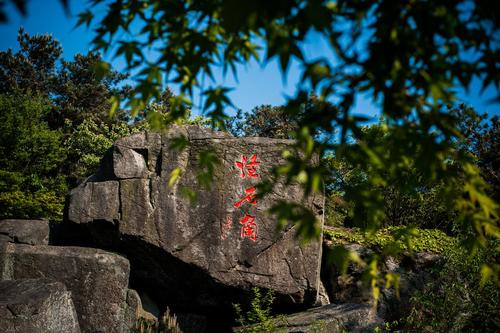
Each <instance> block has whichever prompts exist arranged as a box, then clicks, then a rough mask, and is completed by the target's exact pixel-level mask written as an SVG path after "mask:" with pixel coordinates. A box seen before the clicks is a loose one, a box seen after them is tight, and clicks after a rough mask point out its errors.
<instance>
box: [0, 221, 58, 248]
mask: <svg viewBox="0 0 500 333" xmlns="http://www.w3.org/2000/svg"><path fill="white" fill-rule="evenodd" d="M0 235H2V236H7V237H8V238H7V237H2V238H3V239H4V240H5V241H10V242H13V243H22V244H29V245H48V244H49V222H48V221H47V220H14V219H8V220H0ZM0 241H1V240H0Z"/></svg>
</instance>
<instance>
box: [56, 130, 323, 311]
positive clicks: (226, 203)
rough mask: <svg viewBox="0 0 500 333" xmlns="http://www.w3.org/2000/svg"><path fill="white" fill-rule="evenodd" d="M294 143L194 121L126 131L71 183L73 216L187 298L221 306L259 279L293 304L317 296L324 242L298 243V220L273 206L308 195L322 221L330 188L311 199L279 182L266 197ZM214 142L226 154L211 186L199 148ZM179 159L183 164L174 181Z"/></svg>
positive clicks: (154, 284) (155, 288)
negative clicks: (282, 217) (179, 146)
mask: <svg viewBox="0 0 500 333" xmlns="http://www.w3.org/2000/svg"><path fill="white" fill-rule="evenodd" d="M179 135H183V136H184V137H186V138H187V139H188V141H189V146H188V148H186V149H185V150H183V151H182V152H178V151H175V150H173V149H171V148H170V146H171V145H172V143H173V138H174V137H177V136H179ZM291 144H292V142H291V141H289V140H277V139H269V138H235V137H232V136H230V135H227V134H224V133H220V132H212V131H208V130H205V129H201V128H198V127H194V126H187V127H176V128H174V129H171V130H170V131H169V132H168V133H164V134H159V133H153V132H143V133H139V134H135V135H132V136H130V137H126V138H123V139H120V140H118V141H117V142H115V144H114V145H113V147H112V149H111V150H110V151H109V152H108V153H107V155H106V156H105V158H104V159H103V161H102V164H101V167H100V170H99V172H98V173H97V174H96V175H94V176H92V177H90V178H89V179H87V180H86V181H85V182H84V183H82V184H81V185H80V186H78V187H77V188H75V189H74V190H72V191H71V193H70V196H69V200H68V206H67V214H66V215H67V216H66V221H65V222H66V224H67V225H71V226H73V227H75V228H79V230H80V231H90V233H91V234H92V239H93V240H94V241H97V242H98V243H100V244H99V245H100V246H107V247H112V248H113V249H114V250H117V251H120V252H124V253H125V254H126V255H127V257H128V258H129V259H130V262H131V267H132V279H135V280H136V281H142V282H143V283H146V282H147V284H148V286H149V287H150V288H151V290H149V293H150V294H154V295H155V296H156V297H159V298H161V299H168V302H169V303H170V304H171V303H172V302H173V303H174V306H175V304H177V306H178V308H182V307H183V302H184V303H186V307H187V304H189V307H190V308H192V307H193V306H200V307H210V306H217V305H219V303H220V302H224V300H228V299H229V301H231V300H232V299H231V297H229V298H228V297H227V296H228V295H235V294H238V290H249V289H250V288H251V287H253V286H257V287H261V288H268V289H272V290H274V291H275V292H276V293H277V294H278V295H280V296H282V297H281V300H283V301H284V302H285V303H288V304H304V305H307V304H313V303H314V302H315V300H316V297H317V293H318V288H319V282H320V280H319V272H320V257H321V243H320V241H319V240H318V241H314V242H311V243H309V244H308V245H305V246H299V241H298V240H296V239H295V238H294V236H295V228H294V227H293V226H288V227H286V228H285V229H283V230H281V231H277V230H276V223H277V221H276V219H275V218H273V217H272V216H270V215H268V213H267V210H268V209H269V208H270V207H271V206H273V205H274V204H275V203H276V202H277V201H278V200H288V201H295V202H301V203H303V204H305V205H306V206H308V207H310V208H312V209H313V211H314V212H315V214H316V215H317V217H318V220H319V221H321V223H322V214H323V197H322V196H319V195H316V196H310V197H308V198H306V199H304V198H303V192H302V191H301V189H300V188H299V186H297V185H290V186H285V185H278V187H276V188H275V189H274V191H273V193H272V194H270V195H268V196H266V197H265V198H263V199H256V198H255V197H254V195H255V194H256V192H253V189H254V187H255V185H256V184H257V183H258V182H259V181H260V180H261V179H264V178H266V177H267V176H269V175H270V172H271V169H272V167H273V166H275V165H278V164H280V163H283V162H284V160H283V158H282V150H283V149H284V148H286V147H287V146H290V145H291ZM207 149H209V150H211V151H212V152H213V153H214V154H215V156H217V158H218V160H219V161H220V164H218V165H216V167H215V170H214V178H213V183H212V187H211V188H210V189H207V188H205V187H203V186H201V184H200V178H199V177H198V174H199V171H200V170H199V168H198V166H199V163H200V162H199V161H200V159H199V158H198V157H199V156H200V154H203V151H206V150H207ZM206 156H207V155H205V157H206ZM178 167H179V168H181V169H182V170H183V174H182V176H181V177H180V179H179V181H177V182H176V183H175V185H173V186H172V187H170V186H169V180H170V176H171V172H172V171H173V170H174V169H175V168H178ZM186 189H187V190H188V191H189V190H191V191H193V192H194V193H197V197H198V199H197V201H195V202H194V203H193V204H191V203H190V201H189V200H188V199H187V198H186V196H183V195H182V193H183V192H186Z"/></svg>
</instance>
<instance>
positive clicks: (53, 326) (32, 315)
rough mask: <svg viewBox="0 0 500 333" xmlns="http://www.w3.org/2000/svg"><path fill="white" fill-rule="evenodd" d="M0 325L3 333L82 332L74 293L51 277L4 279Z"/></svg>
mask: <svg viewBox="0 0 500 333" xmlns="http://www.w3.org/2000/svg"><path fill="white" fill-rule="evenodd" d="M0 327H1V330H2V332H3V333H61V332H65V333H80V327H79V325H78V319H77V316H76V311H75V307H74V306H73V301H72V299H71V292H69V291H68V290H67V289H66V287H65V286H64V284H62V283H61V282H57V281H53V280H49V279H23V280H7V281H0Z"/></svg>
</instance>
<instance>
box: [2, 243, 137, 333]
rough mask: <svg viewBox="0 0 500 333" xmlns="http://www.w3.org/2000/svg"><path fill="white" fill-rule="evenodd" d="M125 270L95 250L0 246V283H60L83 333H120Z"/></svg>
mask: <svg viewBox="0 0 500 333" xmlns="http://www.w3.org/2000/svg"><path fill="white" fill-rule="evenodd" d="M129 269H130V268H129V263H128V260H127V259H125V258H124V257H122V256H119V255H117V254H113V253H108V252H106V251H102V250H97V249H90V248H79V247H56V246H47V245H37V246H30V245H24V244H12V243H3V244H0V277H1V279H2V280H17V279H30V278H42V277H43V278H49V279H51V280H55V281H60V282H62V283H64V285H66V287H67V288H68V289H69V290H70V291H71V293H72V299H73V303H74V305H75V308H76V311H77V314H78V321H79V324H80V328H81V329H82V331H83V332H123V330H124V329H125V328H124V327H123V326H124V325H125V324H124V322H125V311H126V309H125V304H126V296H127V286H128V278H129ZM60 332H64V331H60Z"/></svg>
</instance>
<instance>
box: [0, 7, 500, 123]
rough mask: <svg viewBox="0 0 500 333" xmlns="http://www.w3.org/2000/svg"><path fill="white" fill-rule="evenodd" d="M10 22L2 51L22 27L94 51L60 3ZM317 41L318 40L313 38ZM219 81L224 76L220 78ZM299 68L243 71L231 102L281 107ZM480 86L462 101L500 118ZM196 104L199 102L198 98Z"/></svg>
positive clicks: (323, 49)
mask: <svg viewBox="0 0 500 333" xmlns="http://www.w3.org/2000/svg"><path fill="white" fill-rule="evenodd" d="M85 3H86V1H70V11H71V14H73V15H76V14H77V13H78V12H80V11H82V10H83V9H84V7H85ZM7 14H8V17H9V22H8V23H4V24H0V36H1V39H0V50H6V49H8V48H12V49H14V50H15V49H17V41H16V37H17V31H18V29H19V27H20V26H23V27H24V28H25V30H26V31H27V32H28V33H30V34H42V33H50V34H52V35H53V36H54V38H55V39H57V40H58V41H60V42H61V44H62V47H63V49H64V54H63V56H64V58H67V59H70V58H72V57H73V55H75V54H77V53H86V52H88V51H89V50H90V41H91V39H92V32H91V31H88V30H87V29H85V28H82V27H80V28H78V29H74V25H75V22H76V19H75V18H74V16H73V17H72V16H67V15H65V13H64V10H63V8H62V6H61V5H60V3H59V1H58V0H32V1H30V2H29V4H28V15H27V17H21V16H20V15H19V14H18V13H17V12H16V11H15V10H13V8H12V7H9V5H7ZM313 37H314V36H313ZM305 53H306V55H307V56H308V57H316V56H321V55H325V54H329V53H330V51H329V49H328V47H327V46H326V45H325V43H323V42H322V41H321V40H319V39H315V38H310V40H309V42H308V44H307V46H306V48H305ZM106 60H108V61H111V63H112V64H113V66H114V67H115V68H117V69H118V70H122V69H123V65H122V63H121V62H120V61H116V60H112V59H109V57H108V58H107V59H106ZM218 77H219V78H220V77H221V75H219V76H218ZM299 79H300V74H299V68H298V66H296V65H291V67H290V70H289V72H288V75H287V77H286V79H285V80H284V79H283V77H282V76H281V74H280V71H279V69H278V66H277V63H276V62H275V61H273V62H271V63H269V64H267V65H266V66H265V67H264V68H262V67H261V66H260V65H258V64H256V63H250V64H248V65H247V66H246V67H241V68H240V70H239V74H238V82H235V81H234V80H233V79H232V76H231V75H228V76H227V78H226V82H225V84H226V85H229V86H232V87H234V88H235V89H234V90H233V91H232V92H231V95H230V96H231V98H232V101H233V103H234V104H235V106H236V107H237V108H241V109H243V110H244V111H250V110H251V109H252V108H253V107H255V106H257V105H261V104H271V105H280V104H283V103H284V102H285V100H286V95H288V96H290V95H292V94H293V92H294V90H295V86H296V84H297V82H299ZM479 88H480V82H479V81H478V80H476V81H474V82H473V83H472V85H471V89H470V92H469V93H465V92H464V91H460V92H459V93H458V97H459V99H460V100H462V101H464V102H465V103H466V104H469V105H471V106H473V107H474V108H475V109H476V110H477V111H478V112H480V113H483V112H486V113H488V114H490V115H493V114H496V115H500V104H498V103H497V104H486V103H484V102H483V101H486V100H488V99H491V98H492V97H494V88H492V87H490V88H489V89H488V90H487V91H486V92H485V93H484V94H483V95H481V96H480V95H479ZM194 102H195V104H196V105H197V104H198V99H197V98H195V100H194ZM354 112H355V113H362V114H367V115H371V116H374V115H376V114H378V112H377V107H376V105H374V104H373V103H372V102H371V101H370V100H369V99H367V98H364V97H363V96H361V97H359V98H358V100H357V101H356V106H355V108H354Z"/></svg>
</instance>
